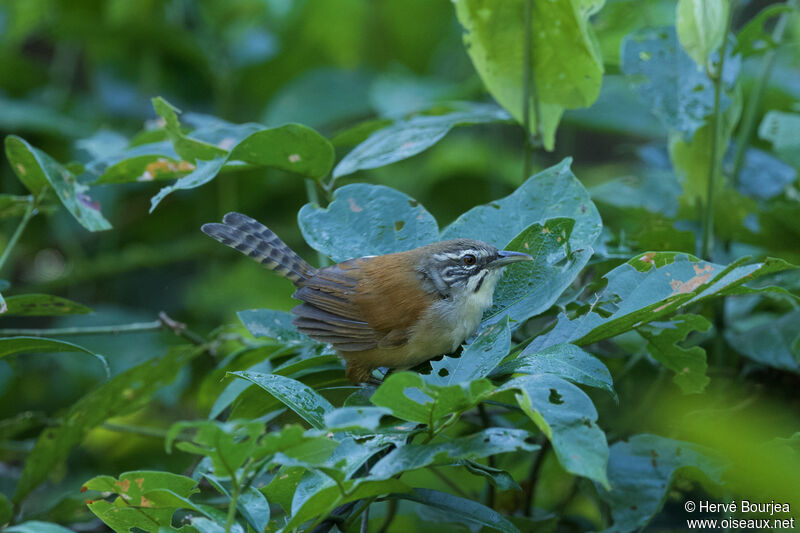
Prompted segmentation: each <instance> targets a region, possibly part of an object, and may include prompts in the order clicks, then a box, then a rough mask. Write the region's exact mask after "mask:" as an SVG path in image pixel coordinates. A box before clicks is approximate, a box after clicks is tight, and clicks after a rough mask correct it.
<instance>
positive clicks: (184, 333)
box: [158, 311, 206, 346]
mask: <svg viewBox="0 0 800 533" xmlns="http://www.w3.org/2000/svg"><path fill="white" fill-rule="evenodd" d="M158 320H159V321H160V322H161V324H162V325H163V326H164V327H166V328H168V329H170V330H172V332H173V333H174V334H175V335H177V336H179V337H183V338H184V339H186V340H188V341H190V342H191V343H192V344H196V345H198V346H202V345H203V344H206V340H205V339H204V338H203V337H201V336H200V335H198V334H197V333H194V332H193V331H191V330H189V329H187V328H186V324H184V323H182V322H178V321H176V320H173V319H171V318H170V317H169V316H167V313H165V312H164V311H161V312H160V313H158Z"/></svg>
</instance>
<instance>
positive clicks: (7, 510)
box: [0, 493, 14, 531]
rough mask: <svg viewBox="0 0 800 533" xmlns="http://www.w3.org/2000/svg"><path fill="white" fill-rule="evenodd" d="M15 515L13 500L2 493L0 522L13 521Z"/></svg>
mask: <svg viewBox="0 0 800 533" xmlns="http://www.w3.org/2000/svg"><path fill="white" fill-rule="evenodd" d="M13 516H14V510H13V509H12V508H11V502H10V501H8V498H6V496H5V494H2V493H0V524H7V523H9V522H11V518H12V517H13ZM6 531H8V530H6Z"/></svg>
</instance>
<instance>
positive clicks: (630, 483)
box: [597, 435, 725, 533]
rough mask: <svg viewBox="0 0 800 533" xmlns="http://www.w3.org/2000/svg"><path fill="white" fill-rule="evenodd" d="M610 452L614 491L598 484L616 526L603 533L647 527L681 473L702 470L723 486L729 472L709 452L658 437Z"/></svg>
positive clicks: (646, 437)
mask: <svg viewBox="0 0 800 533" xmlns="http://www.w3.org/2000/svg"><path fill="white" fill-rule="evenodd" d="M610 452H611V453H610V455H609V460H608V478H609V481H610V482H611V486H612V487H613V489H609V488H608V487H602V486H600V485H599V484H597V492H598V494H599V495H600V498H602V499H603V501H605V502H606V503H607V504H608V505H609V507H610V508H611V516H612V517H613V519H614V525H613V526H612V527H610V528H608V529H606V530H604V531H603V532H602V533H624V532H627V531H634V530H637V529H642V528H644V527H645V526H647V524H648V523H650V520H652V518H653V517H654V516H655V515H656V514H657V513H658V512H659V511H660V510H661V507H662V506H663V505H664V502H665V501H666V499H667V492H668V490H669V486H670V484H671V482H672V479H673V477H674V475H675V473H676V472H677V471H680V470H681V469H684V468H692V469H698V470H700V471H702V472H703V473H704V474H705V475H706V476H708V478H709V479H710V480H711V481H712V482H714V483H716V484H721V483H722V473H723V471H724V470H725V465H724V464H723V463H722V462H721V461H720V460H719V459H717V458H715V457H714V456H713V455H711V452H710V451H709V450H706V449H704V448H702V447H700V446H697V445H695V444H691V443H688V442H681V441H676V440H671V439H666V438H664V437H659V436H658V435H636V436H634V437H631V438H630V439H629V440H628V442H618V443H616V444H614V445H613V446H612V447H611V449H610ZM631 502H636V503H635V505H631Z"/></svg>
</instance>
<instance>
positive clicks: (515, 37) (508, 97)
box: [454, 0, 603, 229]
mask: <svg viewBox="0 0 800 533" xmlns="http://www.w3.org/2000/svg"><path fill="white" fill-rule="evenodd" d="M454 3H455V9H456V15H457V17H458V21H459V22H460V23H461V25H462V26H463V27H464V30H465V33H464V44H465V46H466V48H467V52H468V53H469V56H470V59H472V64H473V65H474V66H475V70H477V71H478V74H479V75H480V77H481V79H482V80H483V83H484V84H485V85H486V88H487V89H488V90H489V92H490V93H491V94H492V96H493V97H494V98H495V100H497V101H498V102H499V103H500V105H502V106H503V107H504V108H506V109H507V110H508V111H509V112H510V113H511V115H513V117H514V118H515V119H516V120H517V121H518V122H519V123H524V122H525V120H524V117H523V105H522V102H523V100H524V98H525V97H526V96H525V94H524V89H525V83H524V81H523V78H524V72H525V68H524V65H523V60H524V59H523V58H524V57H525V50H524V46H525V31H526V28H525V16H524V15H525V0H506V1H504V2H493V1H491V0H456V1H455V2H454ZM582 7H584V6H583V4H582V2H580V1H579V0H554V1H551V2H547V3H546V4H545V3H541V2H533V3H532V12H531V19H530V24H531V26H532V28H531V29H530V30H529V31H530V32H531V33H530V35H531V51H530V52H531V56H532V58H531V60H532V68H533V71H534V72H535V73H536V75H535V79H534V83H535V89H536V91H535V94H536V96H537V97H538V99H539V105H538V107H539V108H540V109H541V113H542V116H541V117H537V116H536V109H537V105H536V103H535V102H534V100H533V91H531V93H532V94H531V96H530V102H529V105H528V109H529V113H530V122H531V125H532V126H531V127H532V130H533V129H535V128H534V127H533V125H535V124H537V123H538V122H539V121H541V125H540V126H539V128H538V129H539V130H540V131H542V134H543V141H544V146H545V148H547V149H548V150H552V149H553V146H554V144H555V130H556V127H557V126H558V121H559V119H560V118H561V114H562V112H563V110H564V109H565V108H566V109H573V108H576V107H588V106H590V105H591V104H592V103H593V102H594V101H595V100H596V99H597V95H598V94H599V92H600V85H601V82H602V78H603V61H602V58H601V57H600V51H599V49H598V47H597V43H596V39H595V36H594V32H593V30H592V27H591V25H590V24H589V23H588V16H589V11H590V10H583V9H581V8H582ZM526 226H527V224H526ZM520 229H521V228H520Z"/></svg>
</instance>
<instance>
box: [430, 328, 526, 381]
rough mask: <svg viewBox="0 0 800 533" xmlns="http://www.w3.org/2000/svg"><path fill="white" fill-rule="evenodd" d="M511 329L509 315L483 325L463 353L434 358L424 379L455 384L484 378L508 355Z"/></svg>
mask: <svg viewBox="0 0 800 533" xmlns="http://www.w3.org/2000/svg"><path fill="white" fill-rule="evenodd" d="M510 348H511V330H510V328H509V321H508V315H505V316H504V317H503V318H502V319H501V320H500V321H498V322H496V323H495V324H492V325H489V326H486V327H485V328H483V329H482V330H481V331H480V332H479V333H478V336H477V337H475V339H474V340H473V341H472V342H470V343H469V344H467V345H465V346H464V349H463V351H462V352H461V356H460V357H448V356H445V357H443V358H442V359H441V360H439V361H431V368H432V370H431V373H430V375H428V376H426V378H425V380H426V381H427V382H428V383H430V384H432V385H454V384H456V383H461V382H464V381H472V380H473V379H480V378H485V377H486V376H488V375H489V373H490V372H491V371H492V370H494V368H495V367H496V366H497V364H498V363H499V362H500V361H502V360H503V358H505V356H506V355H508V351H509V349H510Z"/></svg>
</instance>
